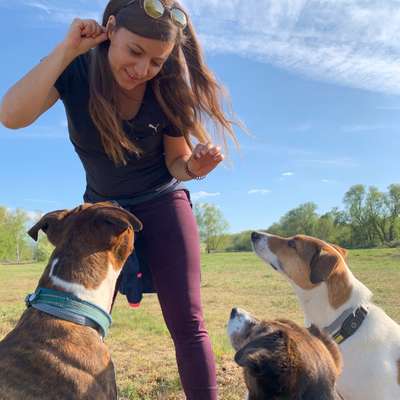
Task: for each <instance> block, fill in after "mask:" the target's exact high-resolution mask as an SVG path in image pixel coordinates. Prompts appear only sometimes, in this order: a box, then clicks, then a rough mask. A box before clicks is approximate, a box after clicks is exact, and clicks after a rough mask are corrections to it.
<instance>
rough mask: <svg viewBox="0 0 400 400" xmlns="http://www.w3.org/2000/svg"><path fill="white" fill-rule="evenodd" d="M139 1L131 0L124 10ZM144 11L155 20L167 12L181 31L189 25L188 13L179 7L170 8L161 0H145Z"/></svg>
mask: <svg viewBox="0 0 400 400" xmlns="http://www.w3.org/2000/svg"><path fill="white" fill-rule="evenodd" d="M136 1H138V0H131V1H130V2H129V3H127V4H126V6H124V7H123V8H126V7H129V6H130V5H131V4H133V3H135V2H136ZM143 9H144V11H145V13H146V14H147V15H148V16H149V17H151V18H154V19H160V18H161V17H163V16H164V14H165V13H166V12H167V13H169V16H170V18H171V20H172V22H173V23H174V24H175V25H176V26H177V27H178V28H181V29H185V28H186V26H187V24H188V18H187V15H186V13H185V12H184V11H183V10H182V9H181V8H179V7H176V6H172V7H170V8H168V7H167V6H165V5H164V4H163V3H162V1H161V0H143Z"/></svg>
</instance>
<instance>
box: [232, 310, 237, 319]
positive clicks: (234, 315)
mask: <svg viewBox="0 0 400 400" xmlns="http://www.w3.org/2000/svg"><path fill="white" fill-rule="evenodd" d="M237 313H238V312H237V308H232V311H231V319H233V318H235V317H236V315H237Z"/></svg>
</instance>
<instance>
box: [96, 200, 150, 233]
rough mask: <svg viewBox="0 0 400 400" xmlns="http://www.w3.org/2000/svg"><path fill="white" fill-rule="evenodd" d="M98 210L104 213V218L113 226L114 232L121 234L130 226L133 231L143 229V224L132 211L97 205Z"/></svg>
mask: <svg viewBox="0 0 400 400" xmlns="http://www.w3.org/2000/svg"><path fill="white" fill-rule="evenodd" d="M98 210H99V211H100V212H105V213H106V215H107V216H106V220H107V222H108V223H109V224H111V225H113V226H114V229H115V231H114V233H115V234H116V235H119V234H121V233H122V232H123V231H124V230H126V229H128V228H129V227H131V228H132V229H133V230H134V231H135V232H139V231H141V230H142V229H143V224H142V223H141V222H140V221H139V219H138V218H136V217H135V216H134V215H133V214H132V213H130V212H129V211H127V210H125V209H124V208H122V207H115V206H112V207H109V206H105V207H99V208H98Z"/></svg>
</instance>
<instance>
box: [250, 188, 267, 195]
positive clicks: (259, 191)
mask: <svg viewBox="0 0 400 400" xmlns="http://www.w3.org/2000/svg"><path fill="white" fill-rule="evenodd" d="M268 193H271V191H270V190H269V189H251V190H249V191H248V194H262V195H265V194H268Z"/></svg>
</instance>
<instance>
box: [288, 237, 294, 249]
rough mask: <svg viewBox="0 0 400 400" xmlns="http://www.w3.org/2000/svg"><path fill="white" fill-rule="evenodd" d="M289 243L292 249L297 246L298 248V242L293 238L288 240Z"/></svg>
mask: <svg viewBox="0 0 400 400" xmlns="http://www.w3.org/2000/svg"><path fill="white" fill-rule="evenodd" d="M287 245H288V246H289V247H291V248H292V249H295V248H296V242H295V241H294V240H293V239H291V240H288V242H287Z"/></svg>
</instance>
